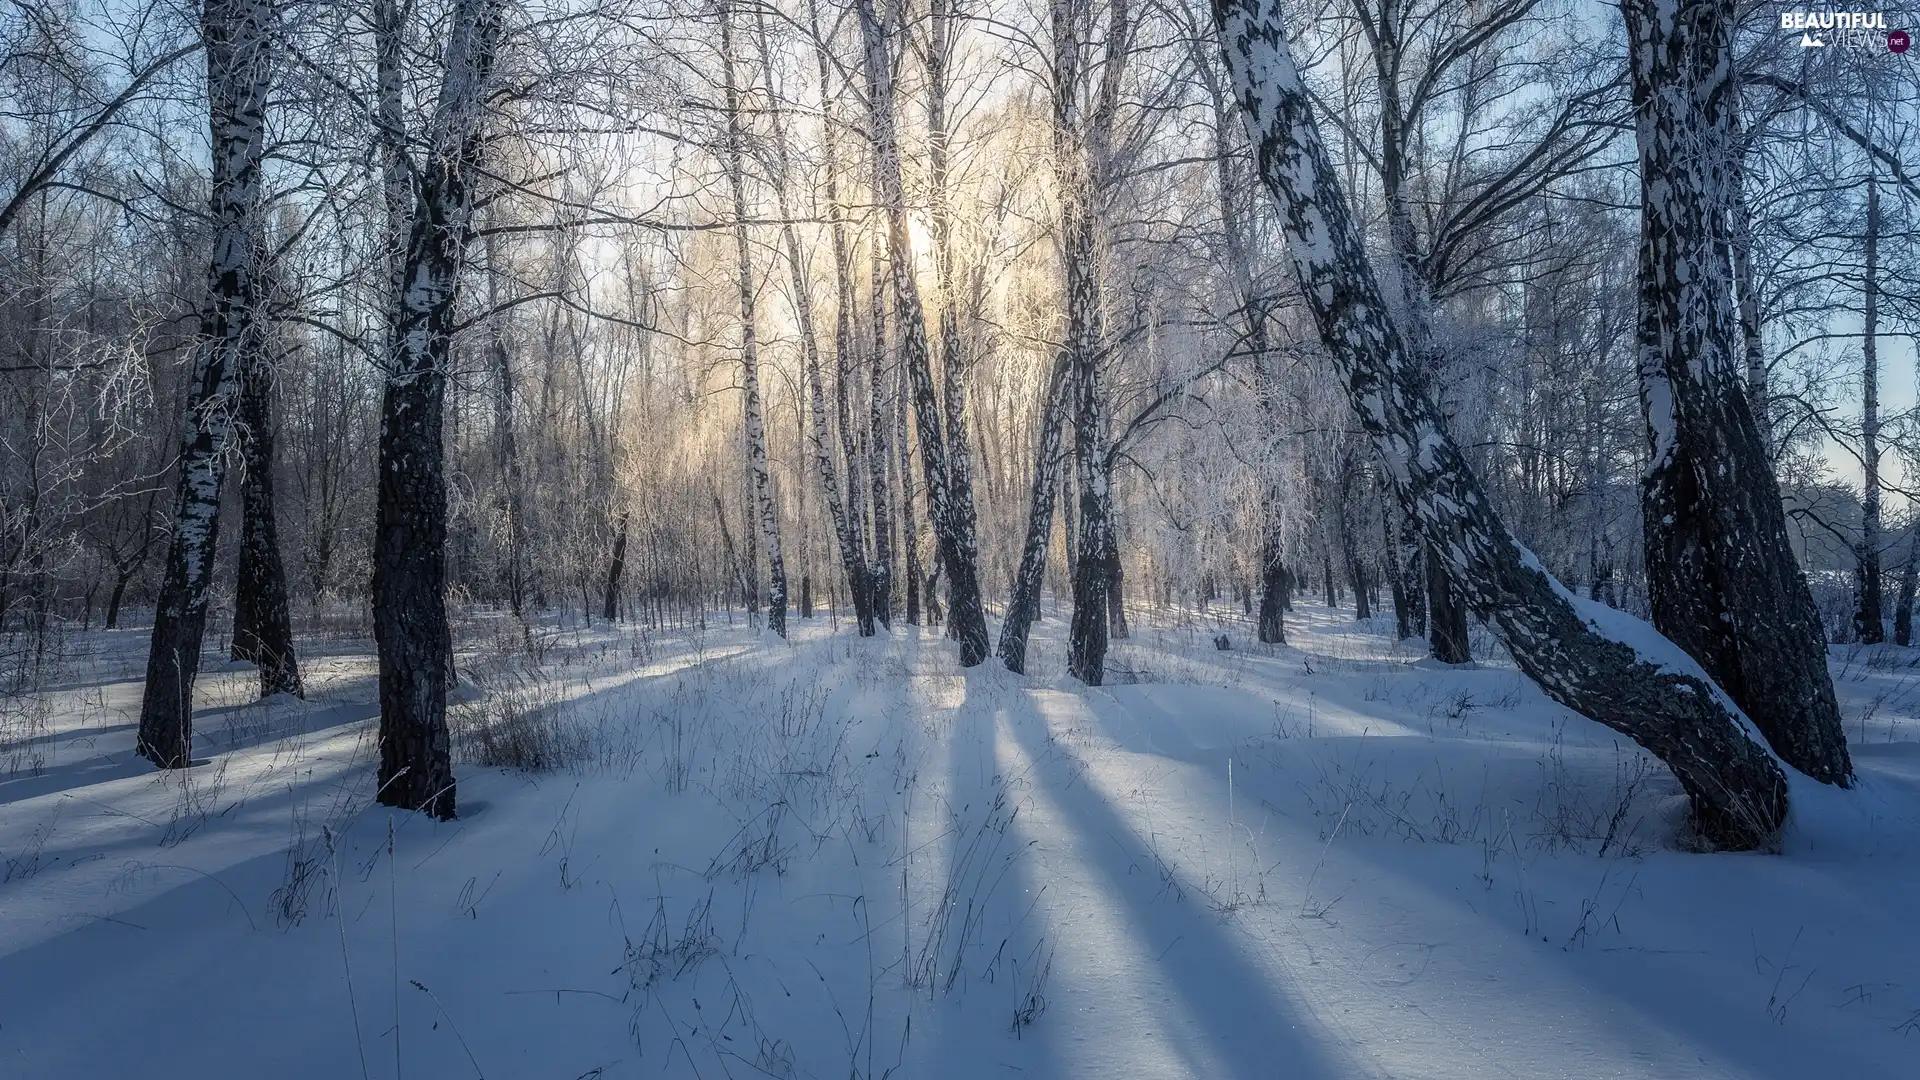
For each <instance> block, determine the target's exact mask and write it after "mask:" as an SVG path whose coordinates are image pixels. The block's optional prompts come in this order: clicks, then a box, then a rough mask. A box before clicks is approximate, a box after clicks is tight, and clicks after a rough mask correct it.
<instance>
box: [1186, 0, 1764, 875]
mask: <svg viewBox="0 0 1920 1080" xmlns="http://www.w3.org/2000/svg"><path fill="white" fill-rule="evenodd" d="M1214 16H1215V19H1216V21H1217V22H1218V24H1219V28H1220V36H1221V39H1222V45H1223V51H1224V53H1225V55H1226V62H1227V67H1228V70H1230V71H1231V72H1232V73H1233V75H1234V82H1235V85H1236V91H1237V96H1238V97H1239V100H1240V103H1241V105H1242V107H1243V108H1244V109H1245V111H1246V117H1247V124H1248V128H1249V130H1250V132H1251V134H1252V137H1253V141H1254V145H1255V146H1256V147H1257V150H1258V161H1259V163H1260V172H1261V176H1262V178H1263V179H1264V180H1265V181H1266V184H1267V186H1268V188H1269V190H1270V191H1271V192H1272V194H1273V196H1274V198H1275V200H1276V201H1277V202H1278V203H1279V206H1280V210H1281V215H1282V218H1283V226H1284V230H1285V234H1286V238H1287V242H1288V249H1289V254H1290V255H1291V257H1292V260H1293V264H1294V269H1295V272H1296V274H1297V276H1298V278H1299V284H1300V293H1301V297H1302V299H1303V300H1304V301H1305V304H1306V306H1307V309H1308V310H1309V311H1310V312H1311V313H1312V315H1313V319H1314V322H1315V324H1316V325H1317V327H1318V328H1319V331H1320V337H1321V340H1322V342H1323V343H1324V344H1325V346H1326V348H1327V351H1328V353H1329V354H1330V356H1331V357H1332V359H1333V362H1334V364H1335V366H1336V367H1337V368H1338V369H1339V371H1340V373H1341V375H1342V377H1343V380H1344V382H1345V385H1346V390H1347V397H1348V401H1349V403H1350V404H1351V405H1352V407H1353V410H1354V412H1355V414H1356V416H1357V417H1358V419H1359V421H1360V424H1361V426H1362V428H1363V429H1364V430H1365V431H1366V433H1367V435H1368V437H1369V438H1370V439H1371V440H1372V442H1373V445H1374V449H1375V450H1376V452H1377V453H1378V455H1379V460H1380V463H1381V466H1382V468H1383V469H1384V470H1385V472H1386V475H1387V478H1388V480H1389V481H1390V482H1391V484H1392V487H1393V490H1394V492H1395V494H1396V495H1397V496H1398V497H1399V499H1400V502H1401V505H1402V506H1403V508H1404V509H1405V510H1406V512H1407V513H1408V514H1409V515H1411V516H1412V517H1414V518H1415V520H1416V521H1417V522H1418V523H1419V528H1420V531H1421V534H1422V535H1423V536H1424V537H1425V539H1426V540H1427V542H1428V545H1429V550H1430V551H1431V552H1433V553H1434V555H1435V556H1437V557H1439V558H1442V559H1444V560H1446V562H1447V569H1448V570H1449V571H1450V572H1451V574H1452V576H1453V579H1454V581H1455V582H1456V584H1457V585H1458V586H1459V587H1460V589H1461V591H1462V593H1463V594H1464V595H1465V597H1466V598H1467V600H1468V602H1469V603H1471V604H1472V605H1473V606H1474V607H1475V609H1477V610H1478V611H1480V612H1481V613H1482V614H1483V615H1484V616H1485V617H1486V618H1487V619H1489V620H1490V621H1491V622H1492V624H1493V626H1494V629H1495V631H1496V632H1497V633H1498V634H1499V635H1500V637H1501V639H1502V641H1503V642H1504V643H1505V644H1506V646H1507V649H1508V651H1509V652H1510V653H1511V654H1512V655H1513V657H1514V661H1515V663H1517V664H1518V665H1519V667H1520V669H1521V671H1523V672H1524V673H1526V674H1527V675H1528V676H1529V677H1530V678H1532V679H1533V680H1534V681H1535V682H1536V683H1537V684H1539V686H1540V687H1541V689H1542V690H1544V691H1545V692H1546V693H1547V695H1548V696H1549V697H1552V698H1553V699H1554V700H1556V701H1558V702H1560V703H1561V704H1563V705H1566V706H1567V707H1568V708H1571V709H1574V710H1575V711H1577V712H1581V713H1583V714H1585V715H1587V716H1590V717H1592V718H1593V719H1595V720H1598V721H1600V722H1601V723H1603V724H1606V725H1607V726H1609V727H1611V728H1613V729H1614V730H1616V731H1619V732H1621V733H1622V734H1624V735H1627V736H1628V737H1629V738H1632V739H1633V740H1634V741H1635V742H1637V743H1639V744H1640V745H1641V746H1643V747H1645V748H1646V749H1647V750H1649V751H1651V752H1652V753H1653V754H1655V755H1656V756H1658V757H1659V758H1660V759H1661V760H1662V761H1664V762H1666V763H1667V765H1668V766H1669V767H1670V768H1672V770H1673V772H1674V774H1675V776H1676V777H1678V778H1679V780H1680V783H1681V785H1682V786H1683V787H1684V788H1685V790H1686V792H1687V795H1688V797H1689V799H1690V800H1691V803H1692V810H1693V820H1694V823H1695V825H1696V827H1697V828H1698V829H1699V830H1700V833H1701V835H1702V836H1703V837H1704V838H1706V839H1707V840H1709V841H1710V842H1713V843H1717V844H1720V845H1723V846H1727V847H1755V846H1759V845H1761V844H1764V843H1767V842H1769V841H1771V840H1772V838H1773V837H1775V836H1776V835H1777V833H1778V831H1779V828H1780V826H1781V825H1782V824H1783V823H1784V821H1785V820H1786V813H1787V783H1786V777H1785V775H1784V774H1783V773H1782V771H1781V769H1780V765H1779V763H1778V761H1777V760H1776V759H1775V758H1774V757H1773V756H1772V755H1771V754H1769V753H1768V752H1767V749H1766V747H1765V746H1764V745H1763V744H1761V743H1760V742H1759V741H1757V738H1756V735H1757V733H1756V732H1754V731H1753V729H1752V726H1751V725H1750V724H1749V723H1748V722H1747V720H1746V718H1745V716H1743V715H1742V714H1741V712H1740V710H1739V707H1738V706H1736V705H1734V704H1733V702H1732V701H1731V700H1730V699H1728V698H1727V696H1726V695H1725V694H1724V693H1722V692H1721V691H1720V689H1719V688H1718V687H1716V686H1715V685H1714V684H1713V682H1712V681H1711V680H1710V679H1709V678H1708V677H1707V675H1706V673H1705V672H1704V671H1702V670H1701V669H1700V666H1699V665H1698V664H1697V663H1695V662H1694V661H1693V660H1691V659H1690V658H1689V657H1688V656H1687V655H1686V653H1684V652H1683V651H1682V650H1681V649H1679V648H1677V647H1675V646H1674V645H1673V644H1672V643H1670V642H1668V641H1666V640H1664V639H1662V638H1661V637H1660V636H1659V635H1658V634H1656V633H1655V632H1653V631H1652V629H1651V628H1649V627H1648V626H1647V625H1646V624H1644V623H1641V622H1640V621H1639V620H1637V619H1633V618H1632V617H1630V616H1627V615H1624V614H1622V613H1620V612H1617V611H1614V610H1613V609H1611V608H1607V607H1604V606H1602V605H1599V604H1595V603H1593V602H1591V601H1587V600H1582V599H1580V598H1578V597H1576V596H1575V595H1574V594H1572V593H1571V592H1569V591H1568V590H1567V589H1566V588H1565V587H1564V586H1562V585H1561V584H1560V583H1559V582H1558V581H1555V580H1554V579H1553V578H1552V576H1550V575H1549V574H1548V573H1547V572H1546V571H1545V569H1543V568H1542V567H1541V565H1540V563H1539V561H1538V560H1537V559H1535V558H1534V556H1533V554H1532V553H1531V552H1529V551H1527V550H1526V549H1525V548H1524V547H1522V546H1521V545H1520V544H1519V543H1518V542H1516V541H1515V540H1514V539H1513V537H1512V536H1511V535H1510V534H1509V533H1508V532H1507V529H1506V526H1505V524H1504V523H1503V522H1502V521H1501V520H1500V518H1499V516H1498V515H1497V514H1495V513H1494V511H1493V508H1492V504H1491V503H1490V502H1489V501H1488V498H1487V494H1486V492H1485V491H1484V490H1483V489H1482V488H1481V486H1480V481H1479V479H1478V477H1476V476H1475V475H1474V473H1473V470H1472V469H1471V468H1470V467H1469V466H1468V464H1467V462H1466V459H1465V458H1464V456H1462V454H1461V451H1460V449H1459V447H1458V446H1457V445H1455V443H1454V442H1453V440H1452V438H1451V437H1450V436H1448V435H1447V433H1446V430H1445V427H1444V425H1443V423H1442V420H1441V416H1440V412H1439V409H1438V407H1437V406H1436V405H1435V403H1434V401H1433V399H1432V398H1431V396H1430V395H1429V394H1428V393H1427V392H1426V390H1425V387H1424V379H1423V375H1422V371H1421V368H1420V364H1421V362H1422V361H1421V358H1420V357H1418V356H1416V355H1415V353H1414V351H1413V349H1412V348H1410V347H1409V345H1408V343H1407V341H1406V339H1405V338H1404V337H1403V336H1402V334H1401V332H1400V330H1399V328H1398V327H1397V326H1396V325H1395V324H1394V322H1393V321H1392V319H1391V318H1390V317H1389V316H1388V308H1387V305H1386V301H1385V298H1384V297H1383V296H1382V294H1381V290H1380V287H1379V284H1378V283H1377V281H1376V280H1375V278H1374V274H1373V268H1372V266H1371V265H1370V263H1369V262H1368V259H1367V255H1366V249H1365V244H1364V239H1363V237H1362V235H1361V232H1360V230H1359V228H1358V227H1357V226H1356V225H1355V223H1354V221H1353V218H1352V215H1351V213H1350V212H1349V210H1348V209H1347V201H1346V197H1345V195H1344V194H1343V193H1342V192H1341V190H1340V186H1339V180H1338V174H1336V173H1335V172H1334V168H1333V164H1332V162H1331V161H1330V160H1329V159H1328V157H1327V153H1326V149H1325V147H1324V146H1323V145H1322V144H1321V141H1320V133H1319V130H1318V128H1317V126H1316V125H1315V122H1314V119H1313V113H1312V105H1311V100H1310V98H1309V96H1308V93H1307V89H1306V86H1305V85H1304V84H1303V83H1302V82H1301V80H1300V76H1299V73H1298V71H1297V70H1296V69H1295V67H1294V64H1293V57H1292V54H1291V52H1290V51H1289V49H1288V46H1287V41H1286V36H1285V28H1284V26H1283V23H1282V19H1281V13H1280V5H1279V2H1278V0H1215V3H1214Z"/></svg>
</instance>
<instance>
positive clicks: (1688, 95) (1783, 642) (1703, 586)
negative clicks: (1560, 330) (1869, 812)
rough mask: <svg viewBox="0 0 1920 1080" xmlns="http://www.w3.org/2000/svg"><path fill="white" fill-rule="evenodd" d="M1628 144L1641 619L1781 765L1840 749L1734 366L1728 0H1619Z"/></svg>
mask: <svg viewBox="0 0 1920 1080" xmlns="http://www.w3.org/2000/svg"><path fill="white" fill-rule="evenodd" d="M1623 10H1624V12H1625V15H1626V24H1627V30H1628V37H1629V42H1628V44H1629V54H1630V56H1631V59H1632V76H1633V100H1634V108H1635V113H1636V126H1637V134H1638V142H1639V150H1640V173H1641V183H1642V186H1643V190H1642V197H1641V240H1640V394H1641V407H1642V409H1643V411H1644V414H1645V416H1646V420H1647V430H1648V443H1649V449H1650V455H1649V464H1648V466H1647V469H1646V473H1645V475H1644V477H1643V480H1642V491H1641V500H1642V501H1641V512H1642V513H1641V516H1642V528H1643V530H1644V533H1645V546H1646V568H1647V579H1648V594H1649V598H1650V600H1651V606H1652V611H1653V622H1654V625H1655V626H1657V627H1659V629H1660V631H1661V633H1663V634H1665V635H1666V636H1667V637H1669V638H1671V639H1672V640H1674V641H1675V642H1677V643H1678V644H1679V645H1680V646H1681V647H1682V648H1684V649H1685V650H1686V651H1687V652H1688V653H1689V654H1691V655H1692V656H1693V657H1694V658H1695V659H1696V660H1698V661H1699V662H1700V664H1701V666H1702V667H1704V668H1705V669H1706V670H1707V672H1708V673H1709V674H1710V675H1711V676H1712V677H1713V678H1714V680H1715V681H1716V682H1717V683H1719V684H1720V685H1721V686H1722V687H1724V688H1725V689H1726V691H1727V693H1728V695H1729V696H1730V697H1732V699H1733V700H1734V701H1735V702H1737V703H1738V704H1739V705H1740V707H1741V708H1742V709H1744V710H1745V711H1746V713H1747V715H1748V716H1750V717H1752V718H1753V722H1754V724H1755V725H1756V726H1757V727H1758V728H1759V729H1760V731H1761V732H1762V733H1764V734H1765V736H1766V738H1767V741H1768V742H1769V743H1770V744H1772V746H1773V749H1774V750H1775V752H1777V753H1778V754H1779V755H1780V756H1781V757H1782V758H1783V759H1785V760H1786V761H1787V762H1788V763H1789V764H1791V765H1792V766H1793V767H1795V768H1796V769H1799V770H1800V771H1802V772H1804V773H1806V774H1807V775H1809V776H1812V777H1814V778H1815V779H1817V780H1822V781H1825V782H1827V783H1833V784H1840V785H1845V784H1847V783H1848V782H1849V778H1850V777H1851V775H1852V772H1853V767H1852V763H1851V761H1850V760H1849V758H1848V754H1847V743H1846V735H1845V733H1844V732H1843V731H1842V730H1841V725H1840V710H1839V707H1838V705H1837V704H1836V703H1835V701H1834V696H1833V681H1832V678H1831V676H1830V675H1829V673H1828V671H1827V652H1826V641H1825V633H1824V630H1823V627H1822V625H1821V621H1820V616H1819V612H1818V610H1817V609H1816V608H1815V607H1814V604H1813V596H1812V594H1811V593H1810V592H1809V591H1808V588H1807V582H1806V578H1805V577H1803V576H1802V575H1801V573H1800V568H1799V566H1798V565H1797V564H1796V562H1795V561H1794V556H1793V549H1792V547H1791V545H1790V544H1789V542H1788V538H1787V529H1786V515H1785V511H1784V510H1783V508H1782V505H1781V499H1780V488H1779V484H1778V482H1777V481H1776V479H1775V477H1774V473H1773V467H1772V463H1771V462H1770V461H1769V460H1768V457H1767V454H1766V448H1765V445H1764V443H1763V441H1762V439H1761V435H1760V430H1759V427H1758V425H1757V424H1756V423H1755V420H1754V413H1753V409H1752V404H1751V398H1750V396H1749V394H1748V392H1747V389H1746V388H1745V387H1744V386H1743V385H1742V382H1741V379H1740V377H1739V374H1738V363H1739V356H1740V350H1739V349H1738V348H1737V347H1736V345H1735V343H1736V341H1738V339H1739V330H1738V326H1737V322H1736V318H1735V312H1734V305H1733V295H1732V289H1731V285H1730V283H1729V280H1728V277H1729V266H1728V258H1727V250H1728V249H1727V242H1728V236H1727V233H1728V229H1727V226H1726V212H1727V208H1728V203H1729V190H1730V187H1731V185H1730V173H1731V170H1732V169H1734V168H1735V167H1737V166H1736V163H1735V162H1734V161H1733V160H1732V155H1731V146H1730V139H1729V125H1730V122H1731V116H1730V109H1731V106H1732V102H1733V98H1734V95H1735V86H1734V83H1733V62H1732V53H1731V45H1730V41H1729V37H1730V34H1731V28H1732V25H1733V0H1628V2H1627V3H1625V4H1624V5H1623Z"/></svg>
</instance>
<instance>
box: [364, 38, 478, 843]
mask: <svg viewBox="0 0 1920 1080" xmlns="http://www.w3.org/2000/svg"><path fill="white" fill-rule="evenodd" d="M503 8H504V2H503V0H457V2H456V3H455V5H454V9H453V17H452V25H451V27H450V29H449V31H448V40H447V50H446V75H445V80H444V82H443V83H442V84H441V88H440V98H439V102H438V104H437V105H436V107H435V115H434V118H433V126H432V131H433V137H432V145H431V146H430V147H429V150H430V153H428V154H427V155H426V156H425V157H424V158H423V159H422V161H421V162H420V163H419V166H418V169H417V171H416V174H415V179H414V189H413V204H412V207H411V208H410V211H409V214H408V219H407V221H406V223H405V224H406V230H407V231H406V239H405V248H404V250H403V254H402V256H401V262H400V266H401V270H400V288H399V291H398V293H397V294H396V295H395V297H394V299H393V303H394V311H393V316H392V328H391V339H390V341H389V344H388V348H389V353H390V355H389V358H388V370H387V379H386V389H385V393H384V395H383V397H382V400H381V407H380V462H379V467H380V482H379V484H380V486H379V493H378V503H379V505H378V509H377V511H376V519H377V524H376V528H375V531H374V539H373V636H374V640H375V642H376V644H377V646H378V649H379V654H380V772H379V789H378V799H379V801H380V802H381V804H383V805H386V806H397V807H401V808H403V809H408V810H419V811H422V812H424V813H429V814H432V815H434V816H435V817H437V818H440V819H441V820H448V819H451V818H452V817H454V815H455V806H456V801H455V797H456V794H457V793H456V791H455V787H454V778H453V754H452V747H451V743H450V740H449V738H448V732H447V689H448V683H449V677H448V676H449V673H450V672H451V671H452V670H453V636H452V631H451V628H450V627H449V626H448V624H447V552H446V545H447V483H446V464H445V454H446V450H445V446H444V444H443V442H442V439H441V430H442V427H443V425H444V420H445V404H446V386H447V371H448V369H449V368H450V367H451V361H452V351H453V350H452V346H453V329H454V321H455V311H456V307H457V304H458V301H459V292H460V279H461V276H462V275H461V269H462V266H463V264H464V262H465V260H466V252H467V245H468V242H469V241H470V240H471V238H472V233H473V184H474V181H475V180H476V178H477V174H478V173H479V172H480V170H481V168H482V165H483V161H484V153H485V148H486V145H487V144H486V139H485V131H484V124H483V119H484V111H485V103H486V101H487V95H488V91H489V83H490V82H491V75H492V71H493V65H494V58H495V53H496V50H497V49H498V47H499V42H500V37H501V25H502V20H503V14H504V12H503Z"/></svg>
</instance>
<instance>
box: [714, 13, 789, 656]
mask: <svg viewBox="0 0 1920 1080" xmlns="http://www.w3.org/2000/svg"><path fill="white" fill-rule="evenodd" d="M734 67H735V63H734V51H733V7H732V5H731V4H729V5H728V6H726V7H724V8H722V9H721V11H720V71H721V75H722V86H723V90H724V93H725V100H726V111H727V188H728V191H729V192H730V193H731V194H732V196H733V222H734V224H733V251H734V258H735V260H736V262H737V263H738V271H739V281H740V386H741V398H742V402H741V407H740V411H741V415H742V418H743V422H744V424H745V426H746V443H747V484H748V486H749V487H750V488H751V489H752V493H753V506H754V512H755V515H756V517H757V519H758V521H759V525H760V534H759V535H760V539H761V540H762V541H764V542H765V544H766V546H767V627H768V629H770V630H772V631H773V632H774V633H776V634H779V635H780V636H781V637H786V636H787V564H786V558H785V556H784V554H783V553H782V552H781V550H780V510H779V507H777V506H775V505H774V501H773V483H772V480H771V478H770V477H769V476H768V474H767V423H766V417H765V415H764V414H763V412H762V408H761V401H760V337H759V327H758V325H757V323H758V319H757V315H756V312H755V310H754V302H755V297H754V288H753V248H752V245H751V243H750V242H749V238H748V236H747V176H746V170H747V163H746V130H745V128H744V127H743V126H742V124H741V122H740V84H739V80H738V79H737V78H736V77H735V72H734Z"/></svg>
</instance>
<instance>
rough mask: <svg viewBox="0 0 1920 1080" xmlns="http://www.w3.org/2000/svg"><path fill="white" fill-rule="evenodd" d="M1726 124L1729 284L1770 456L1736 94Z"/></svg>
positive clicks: (1750, 390)
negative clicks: (1730, 162) (1730, 153)
mask: <svg viewBox="0 0 1920 1080" xmlns="http://www.w3.org/2000/svg"><path fill="white" fill-rule="evenodd" d="M1731 111H1732V116H1731V117H1730V118H1729V123H1730V124H1731V125H1732V130H1733V133H1734V146H1735V156H1734V167H1733V169H1732V170H1731V172H1730V173H1729V175H1728V178H1727V181H1728V188H1729V191H1730V192H1731V195H1730V198H1729V203H1728V208H1727V224H1728V228H1729V233H1730V235H1729V236H1728V248H1729V253H1730V254H1731V256H1732V259H1733V285H1734V291H1735V293H1736V295H1737V296H1738V298H1739V305H1740V308H1739V310H1740V344H1741V354H1742V356H1743V358H1744V359H1745V362H1746V382H1747V407H1748V408H1749V409H1751V410H1752V411H1753V422H1754V426H1755V427H1757V428H1758V429H1759V430H1760V445H1761V448H1762V449H1763V450H1765V451H1766V453H1767V456H1768V457H1769V458H1771V457H1772V456H1773V423H1772V420H1771V418H1770V414H1771V411H1772V402H1771V401H1770V399H1769V392H1768V390H1767V358H1766V351H1765V348H1764V346H1763V343H1762V340H1761V337H1760V287H1759V283H1758V282H1757V281H1756V280H1755V279H1754V274H1753V204H1752V201H1751V199H1750V198H1749V197H1748V195H1747V170H1746V167H1745V161H1746V134H1745V132H1744V131H1743V130H1742V128H1741V123H1740V102H1739V95H1738V94H1735V95H1734V101H1733V104H1732V106H1731Z"/></svg>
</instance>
